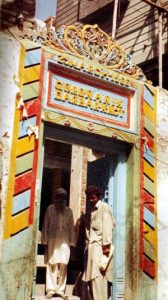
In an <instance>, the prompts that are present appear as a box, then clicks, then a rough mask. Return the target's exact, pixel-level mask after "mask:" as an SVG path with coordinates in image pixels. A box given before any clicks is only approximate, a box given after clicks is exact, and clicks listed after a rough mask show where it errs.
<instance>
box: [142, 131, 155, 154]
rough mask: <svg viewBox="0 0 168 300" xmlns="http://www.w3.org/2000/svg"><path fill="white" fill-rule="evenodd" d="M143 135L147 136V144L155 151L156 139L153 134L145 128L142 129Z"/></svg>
mask: <svg viewBox="0 0 168 300" xmlns="http://www.w3.org/2000/svg"><path fill="white" fill-rule="evenodd" d="M141 137H145V138H146V141H147V146H148V147H149V149H150V150H152V151H153V149H154V140H153V138H152V137H151V135H150V134H149V133H148V132H147V131H146V130H145V129H143V130H142V133H141Z"/></svg>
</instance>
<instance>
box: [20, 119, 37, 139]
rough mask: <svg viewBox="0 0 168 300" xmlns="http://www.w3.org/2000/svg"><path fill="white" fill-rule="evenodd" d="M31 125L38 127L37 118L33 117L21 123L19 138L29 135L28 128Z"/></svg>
mask: <svg viewBox="0 0 168 300" xmlns="http://www.w3.org/2000/svg"><path fill="white" fill-rule="evenodd" d="M29 125H33V126H34V125H36V117H31V118H28V119H26V120H22V121H20V123H19V138H21V137H23V136H25V135H27V128H28V126H29Z"/></svg>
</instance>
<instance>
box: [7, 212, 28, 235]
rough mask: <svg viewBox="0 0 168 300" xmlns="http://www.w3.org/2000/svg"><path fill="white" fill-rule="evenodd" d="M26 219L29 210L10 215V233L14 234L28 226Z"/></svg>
mask: <svg viewBox="0 0 168 300" xmlns="http://www.w3.org/2000/svg"><path fill="white" fill-rule="evenodd" d="M28 219H29V210H28V209H27V210H25V211H23V212H22V213H20V214H18V215H16V216H14V217H12V219H11V228H10V230H11V232H10V234H15V233H17V232H18V231H20V230H22V229H23V228H26V227H27V226H28Z"/></svg>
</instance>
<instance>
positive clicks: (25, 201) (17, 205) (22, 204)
mask: <svg viewBox="0 0 168 300" xmlns="http://www.w3.org/2000/svg"><path fill="white" fill-rule="evenodd" d="M30 192H31V190H28V191H26V192H24V193H22V194H19V195H18V196H15V197H14V198H13V207H12V214H13V215H14V214H16V213H19V212H20V211H22V210H24V209H25V208H27V207H29V205H30Z"/></svg>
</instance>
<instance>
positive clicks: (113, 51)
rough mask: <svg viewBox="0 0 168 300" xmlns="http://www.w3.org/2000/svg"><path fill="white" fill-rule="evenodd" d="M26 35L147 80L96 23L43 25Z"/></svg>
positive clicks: (126, 54)
mask: <svg viewBox="0 0 168 300" xmlns="http://www.w3.org/2000/svg"><path fill="white" fill-rule="evenodd" d="M28 38H29V39H31V40H33V41H35V42H38V43H41V44H43V45H46V46H49V47H54V48H57V49H58V48H61V49H63V50H65V51H67V52H69V53H73V54H75V55H76V56H78V57H81V58H83V57H85V58H88V59H91V60H95V61H97V62H98V63H100V64H102V65H104V66H106V67H107V68H108V69H111V70H115V71H119V72H121V73H124V74H127V75H130V76H132V77H134V78H136V79H139V80H142V81H147V80H146V77H145V75H144V74H143V72H142V70H141V69H140V68H139V67H138V66H136V65H135V64H134V63H133V62H132V59H131V56H130V54H128V53H126V52H125V50H124V49H123V48H122V47H121V46H120V45H119V44H118V43H117V42H116V41H113V40H112V38H111V37H110V36H109V35H108V34H107V33H105V32H104V31H102V30H101V29H100V28H99V27H98V25H97V24H96V25H83V24H81V23H75V24H74V25H69V26H65V25H63V26H62V27H60V28H59V29H58V30H56V31H55V30H53V29H47V28H45V29H43V30H41V31H40V30H36V31H33V33H32V34H31V35H29V36H28Z"/></svg>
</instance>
